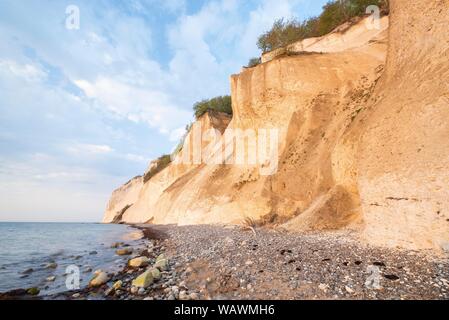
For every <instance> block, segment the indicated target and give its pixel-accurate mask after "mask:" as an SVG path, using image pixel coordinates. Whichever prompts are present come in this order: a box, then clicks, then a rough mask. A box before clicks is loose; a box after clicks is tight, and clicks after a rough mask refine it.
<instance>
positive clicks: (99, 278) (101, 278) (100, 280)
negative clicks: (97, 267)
mask: <svg viewBox="0 0 449 320" xmlns="http://www.w3.org/2000/svg"><path fill="white" fill-rule="evenodd" d="M108 281H109V276H108V274H107V273H106V272H103V271H102V272H99V273H98V274H96V275H95V276H94V278H93V279H92V280H90V282H89V286H90V287H99V286H102V285H104V284H105V283H106V282H108Z"/></svg>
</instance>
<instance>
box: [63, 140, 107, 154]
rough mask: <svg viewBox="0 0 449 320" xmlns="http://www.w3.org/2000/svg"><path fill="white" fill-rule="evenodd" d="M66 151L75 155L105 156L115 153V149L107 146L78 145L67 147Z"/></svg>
mask: <svg viewBox="0 0 449 320" xmlns="http://www.w3.org/2000/svg"><path fill="white" fill-rule="evenodd" d="M66 151H67V152H68V153H71V154H73V155H104V154H108V153H111V152H113V151H114V149H112V148H111V147H110V146H107V145H96V144H82V143H78V144H75V145H72V146H69V147H67V148H66Z"/></svg>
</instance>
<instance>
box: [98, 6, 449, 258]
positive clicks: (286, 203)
mask: <svg viewBox="0 0 449 320" xmlns="http://www.w3.org/2000/svg"><path fill="white" fill-rule="evenodd" d="M390 3H391V4H390V6H391V8H390V15H389V17H384V18H382V20H381V23H380V24H379V28H376V29H375V30H373V29H372V28H371V27H372V25H371V24H370V23H369V21H367V19H369V18H367V19H362V20H361V21H359V22H357V23H356V24H354V25H352V26H345V27H344V28H340V29H338V30H335V31H334V32H333V33H331V34H329V35H327V36H324V37H321V38H319V39H311V40H303V41H301V42H299V43H296V44H294V45H292V46H291V48H289V50H288V52H287V51H285V52H282V51H281V52H279V51H278V52H277V53H272V54H271V55H266V56H265V57H264V59H263V61H265V62H264V63H262V64H260V65H258V66H256V67H254V68H249V69H244V70H243V71H242V72H241V73H240V74H237V75H233V76H232V77H231V91H232V102H233V116H232V120H231V119H230V118H229V117H228V116H226V115H224V114H220V113H210V114H206V115H205V116H203V117H202V118H201V119H199V121H198V122H197V123H196V124H195V125H194V126H193V128H192V129H191V131H190V133H189V135H188V136H187V138H186V139H185V144H184V147H183V149H182V150H181V151H180V152H179V153H178V154H177V155H176V157H175V159H174V161H173V162H172V163H171V164H170V165H169V166H168V167H167V168H165V169H164V170H162V171H161V172H159V173H158V174H156V175H155V176H153V177H151V179H149V180H148V181H146V182H145V181H144V180H145V179H144V178H143V177H138V178H135V179H133V180H132V181H131V182H130V183H128V184H127V185H125V186H123V187H121V188H119V189H118V190H116V191H115V192H114V194H113V195H112V198H111V200H110V203H109V205H108V208H107V210H106V213H105V218H104V222H118V221H123V222H129V223H135V222H151V223H161V224H162V223H164V224H165V223H177V224H201V223H241V222H242V221H243V220H244V219H248V218H251V219H252V220H254V221H257V222H259V223H263V224H274V225H278V226H281V227H283V228H286V229H288V230H291V231H306V230H329V229H342V228H351V229H353V230H354V231H356V233H357V234H358V235H359V236H360V237H361V239H365V240H366V241H368V242H371V243H375V244H379V245H388V246H403V247H408V248H437V249H448V250H449V188H448V186H449V170H448V168H449V88H448V85H447V83H449V63H448V59H447V58H448V57H449V40H448V37H447V32H446V31H447V21H449V11H448V10H447V9H448V7H449V1H448V0H432V1H426V0H417V1H413V2H408V1H407V2H406V1H399V0H392V1H390ZM195 132H196V133H197V134H199V135H200V136H201V137H203V140H198V139H197V137H196V134H195ZM236 132H238V133H239V134H240V133H241V134H243V136H245V135H246V137H247V138H249V139H241V140H240V142H241V141H243V144H242V145H243V146H244V148H242V149H241V150H243V155H244V160H245V161H243V162H241V161H240V160H242V159H241V157H242V152H241V150H240V149H239V147H238V146H239V144H238V143H237V140H238V139H239V138H238V135H236V134H235V133H236ZM228 133H229V135H228ZM270 133H276V135H275V136H270ZM204 137H206V138H204ZM261 141H265V142H267V143H268V147H267V148H266V150H265V151H267V152H266V153H267V154H269V155H271V156H273V155H275V158H273V157H267V158H264V157H262V156H261V155H262V154H263V152H262V150H261V149H260V148H259V146H260V145H263V143H261ZM273 146H276V148H274V147H273ZM253 147H254V148H253ZM198 149H199V150H200V151H201V152H200V155H198V152H197V150H198ZM212 150H213V151H212ZM254 150H257V152H255V153H254V152H253V151H254ZM272 151H276V152H275V153H270V152H272ZM254 154H255V155H256V159H255V162H254V163H253V162H252V161H251V159H252V156H253V155H254ZM211 155H213V156H215V157H212V158H213V159H214V161H208V160H210V159H211Z"/></svg>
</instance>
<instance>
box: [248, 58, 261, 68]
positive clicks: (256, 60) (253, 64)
mask: <svg viewBox="0 0 449 320" xmlns="http://www.w3.org/2000/svg"><path fill="white" fill-rule="evenodd" d="M261 63H262V60H261V59H260V58H251V59H249V62H248V68H254V67H256V66H258V65H259V64H261Z"/></svg>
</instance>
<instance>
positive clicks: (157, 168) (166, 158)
mask: <svg viewBox="0 0 449 320" xmlns="http://www.w3.org/2000/svg"><path fill="white" fill-rule="evenodd" d="M170 163H171V156H170V155H169V154H165V155H163V156H161V157H159V158H158V159H157V160H156V161H155V165H154V166H153V167H152V168H151V169H150V170H148V172H147V173H145V176H144V177H143V183H147V182H148V181H149V180H150V179H151V178H152V177H154V176H155V175H156V174H158V173H159V172H161V171H162V170H164V169H165V168H166V167H167V166H168V165H169V164H170Z"/></svg>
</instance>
